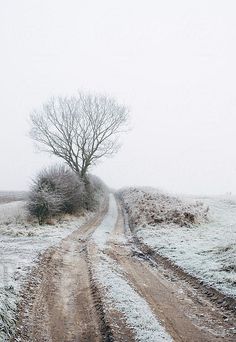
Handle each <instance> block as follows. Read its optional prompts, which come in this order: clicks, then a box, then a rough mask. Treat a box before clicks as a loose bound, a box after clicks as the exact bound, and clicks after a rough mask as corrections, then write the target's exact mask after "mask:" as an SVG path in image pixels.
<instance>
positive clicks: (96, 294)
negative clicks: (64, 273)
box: [85, 246, 114, 342]
mask: <svg viewBox="0 0 236 342" xmlns="http://www.w3.org/2000/svg"><path fill="white" fill-rule="evenodd" d="M85 257H86V260H87V265H88V271H89V280H90V286H91V292H92V296H93V300H94V305H95V307H96V310H97V313H98V317H99V321H100V331H101V335H102V336H103V341H104V342H113V341H114V337H113V333H112V330H111V327H110V324H109V322H108V320H107V318H106V314H105V310H104V306H103V301H102V295H101V292H100V289H99V287H98V286H97V284H96V280H95V278H94V276H93V271H92V265H91V261H90V260H89V254H88V247H87V246H86V249H85Z"/></svg>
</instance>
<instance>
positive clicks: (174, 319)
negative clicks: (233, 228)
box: [12, 203, 235, 342]
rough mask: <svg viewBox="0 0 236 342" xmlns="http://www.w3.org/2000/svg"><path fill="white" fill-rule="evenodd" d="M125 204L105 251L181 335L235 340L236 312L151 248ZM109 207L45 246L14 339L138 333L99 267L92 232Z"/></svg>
mask: <svg viewBox="0 0 236 342" xmlns="http://www.w3.org/2000/svg"><path fill="white" fill-rule="evenodd" d="M118 208H119V209H118V220H117V223H116V225H115V226H114V227H111V232H110V235H109V239H108V242H107V246H106V249H105V251H104V253H106V254H107V255H108V256H109V257H110V258H112V260H114V262H115V263H117V264H118V265H119V266H120V267H121V269H122V270H123V271H124V275H125V277H126V279H127V282H128V283H129V284H130V285H131V286H132V287H133V288H134V289H135V291H136V292H137V293H138V294H139V295H140V296H141V297H142V298H144V299H145V300H146V302H147V303H148V305H149V306H150V308H151V310H152V312H153V313H154V314H155V316H156V317H157V319H158V320H160V321H161V322H162V324H163V326H164V327H165V329H166V330H167V332H168V333H169V334H170V335H171V336H172V338H173V340H174V341H179V342H180V341H186V342H188V341H189V342H195V341H196V342H201V341H202V342H203V341H204V342H207V341H209V342H210V341H228V342H229V341H230V342H232V341H235V335H233V334H231V333H230V328H232V327H234V326H235V314H234V313H232V312H231V311H227V310H225V309H224V310H222V308H221V307H219V305H218V304H217V303H216V302H214V301H212V300H211V299H210V298H208V297H206V296H204V295H203V293H202V291H200V290H199V288H198V286H197V285H198V284H197V283H194V282H193V281H192V283H191V282H186V281H185V279H183V277H182V278H181V277H180V276H179V274H178V272H175V269H174V268H173V267H168V263H166V264H165V265H163V264H161V262H159V261H158V260H159V259H158V258H157V259H155V257H154V256H153V255H149V251H148V250H145V248H146V247H145V246H143V245H140V243H139V241H137V240H136V239H134V237H133V236H132V234H131V232H130V231H129V229H128V228H127V227H126V226H125V224H124V215H123V214H122V210H121V207H120V204H119V203H118ZM106 210H107V209H103V211H102V212H100V213H99V214H97V215H96V216H95V217H94V218H93V219H92V220H90V222H88V223H87V224H85V225H84V226H82V227H81V228H80V229H78V230H77V231H75V232H74V233H72V234H71V235H70V236H69V237H68V238H66V239H64V240H63V241H62V242H61V244H60V245H59V246H58V247H57V248H51V249H49V250H48V251H46V252H45V253H44V255H43V256H42V258H41V261H40V263H39V265H38V266H36V267H35V268H34V269H33V271H32V272H31V276H30V277H29V281H28V284H27V287H26V288H25V289H24V291H23V294H22V295H23V300H22V302H21V304H20V306H19V319H18V325H17V327H18V330H17V331H18V333H17V335H16V337H15V338H13V339H12V340H13V341H17V338H18V337H20V338H21V341H27V342H29V341H30V342H31V341H32V342H42V341H45V342H49V341H50V342H75V341H95V342H96V341H107V342H109V341H135V335H134V334H133V330H132V327H130V326H128V325H127V324H126V320H125V317H122V314H121V313H119V312H118V311H117V310H115V309H114V308H109V306H107V305H106V300H105V298H104V296H103V294H104V289H103V288H102V287H101V284H99V283H98V282H97V281H96V279H95V277H94V274H93V268H94V267H96V265H95V264H96V259H97V254H96V250H95V248H94V242H92V243H91V241H90V240H91V236H92V234H93V233H94V231H95V230H96V229H97V227H98V226H99V225H100V223H101V222H102V220H103V217H104V215H105V213H106ZM120 237H122V238H124V239H126V243H125V244H122V243H120V242H119V241H120V240H119V239H117V238H120ZM140 315H142V313H141V312H140ZM157 342H158V341H157Z"/></svg>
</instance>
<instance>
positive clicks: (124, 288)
mask: <svg viewBox="0 0 236 342" xmlns="http://www.w3.org/2000/svg"><path fill="white" fill-rule="evenodd" d="M117 218H118V210H117V204H116V200H115V198H114V195H112V194H111V195H110V198H109V210H108V213H107V215H106V216H105V218H104V220H103V221H102V223H101V224H100V225H99V226H98V228H97V229H96V231H95V232H94V234H93V236H92V238H93V240H94V242H95V243H96V245H97V247H98V248H99V250H100V251H103V250H104V249H105V247H106V242H107V241H108V238H109V234H110V232H111V231H112V229H113V228H114V227H115V224H116V221H117ZM98 257H99V262H98V264H97V265H96V266H95V267H94V275H95V278H96V280H97V281H98V283H99V284H100V285H101V286H102V287H103V288H104V289H105V291H104V292H105V294H104V296H105V299H106V305H108V306H110V305H111V306H112V307H115V308H116V310H118V311H119V312H121V313H122V314H123V315H124V318H125V320H126V322H127V324H128V326H129V327H130V328H131V329H132V330H133V331H134V334H135V337H136V340H137V341H140V342H157V341H172V338H171V336H170V335H169V334H168V333H167V332H166V331H165V329H164V327H163V326H162V325H161V324H160V322H159V321H158V320H157V319H156V317H155V315H154V314H153V313H152V311H151V308H150V307H149V305H148V303H147V302H146V301H145V300H144V299H143V298H142V297H141V296H140V295H139V294H138V293H137V292H136V291H135V289H134V288H132V286H131V285H130V284H129V283H128V282H127V280H126V279H125V278H124V276H123V274H122V273H123V272H122V269H121V268H120V267H119V266H118V265H117V264H116V263H115V262H114V261H113V260H112V259H111V258H110V257H108V256H105V255H104V254H103V253H101V252H99V253H98Z"/></svg>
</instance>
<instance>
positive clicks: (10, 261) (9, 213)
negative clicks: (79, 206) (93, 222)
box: [0, 201, 91, 341]
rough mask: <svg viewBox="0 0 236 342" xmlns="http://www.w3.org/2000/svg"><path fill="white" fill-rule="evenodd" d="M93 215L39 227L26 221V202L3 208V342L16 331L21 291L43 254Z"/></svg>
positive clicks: (0, 338) (0, 236)
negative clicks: (32, 267)
mask: <svg viewBox="0 0 236 342" xmlns="http://www.w3.org/2000/svg"><path fill="white" fill-rule="evenodd" d="M90 215H91V213H87V214H86V215H84V216H83V217H80V218H77V217H75V216H67V217H64V219H61V220H60V221H58V222H55V224H54V225H39V224H37V223H34V222H29V221H27V219H26V218H27V211H26V208H25V202H22V201H17V202H11V203H7V204H1V205H0V341H7V340H8V336H9V334H10V333H11V331H12V329H13V328H14V323H15V311H16V303H17V300H18V294H19V291H20V288H21V286H22V284H23V282H24V279H25V277H26V275H27V273H28V272H29V270H30V268H31V266H32V265H33V264H34V263H35V261H37V258H38V256H39V255H40V253H42V252H43V251H45V250H46V249H47V248H49V247H51V246H55V245H57V244H58V243H59V242H60V241H61V240H62V239H63V238H65V237H66V236H68V235H69V234H70V233H71V232H72V231H74V230H75V229H77V228H79V226H81V224H83V223H84V222H85V221H86V220H87V219H88V217H89V216H90Z"/></svg>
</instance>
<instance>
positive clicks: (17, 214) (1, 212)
mask: <svg viewBox="0 0 236 342" xmlns="http://www.w3.org/2000/svg"><path fill="white" fill-rule="evenodd" d="M26 217H27V212H26V202H25V201H13V202H9V203H4V204H0V226H1V225H8V224H10V223H16V224H17V223H23V222H24V221H25V220H26Z"/></svg>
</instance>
